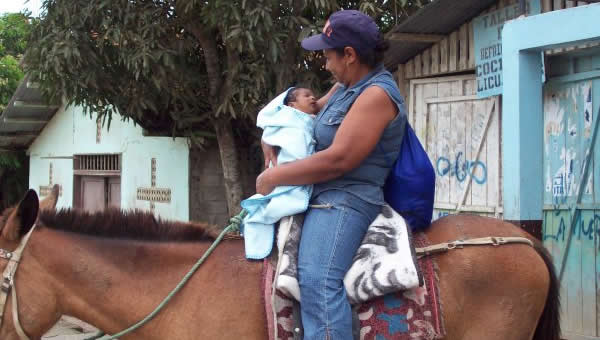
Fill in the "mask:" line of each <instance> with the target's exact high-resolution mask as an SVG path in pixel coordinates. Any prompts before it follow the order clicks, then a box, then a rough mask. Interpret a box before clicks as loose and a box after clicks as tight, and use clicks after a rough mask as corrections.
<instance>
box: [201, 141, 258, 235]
mask: <svg viewBox="0 0 600 340" xmlns="http://www.w3.org/2000/svg"><path fill="white" fill-rule="evenodd" d="M237 144H238V151H239V155H240V166H241V168H242V186H243V189H244V197H250V196H252V195H253V194H254V192H255V188H256V185H255V183H256V176H258V174H259V173H260V171H261V165H262V156H261V154H260V153H259V152H258V150H257V149H256V148H252V147H251V146H248V145H245V143H244V142H243V141H237ZM229 217H230V216H229V213H228V209H227V199H226V197H225V184H224V180H223V168H222V165H221V156H220V154H219V148H218V146H217V144H216V142H214V143H213V144H212V145H210V146H208V147H206V148H205V149H204V150H201V149H197V148H192V149H190V219H191V220H194V221H201V222H207V223H211V224H216V225H219V226H225V225H226V224H227V222H228V220H229Z"/></svg>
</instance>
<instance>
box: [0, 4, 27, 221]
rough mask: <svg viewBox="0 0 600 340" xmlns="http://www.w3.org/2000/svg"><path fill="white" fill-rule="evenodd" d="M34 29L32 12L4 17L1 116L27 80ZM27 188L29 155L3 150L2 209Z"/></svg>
mask: <svg viewBox="0 0 600 340" xmlns="http://www.w3.org/2000/svg"><path fill="white" fill-rule="evenodd" d="M31 26H32V25H31V20H30V19H29V13H6V14H3V15H1V16H0V114H1V113H2V112H3V111H4V109H5V108H6V105H7V104H8V102H9V101H10V99H11V97H12V96H13V94H14V93H15V91H16V89H17V87H18V86H19V83H20V82H21V80H22V79H23V76H24V74H23V70H22V68H21V66H20V61H21V59H22V56H23V53H24V52H25V49H26V45H27V38H28V36H29V33H30V32H31ZM27 186H28V167H27V156H26V155H25V153H24V152H5V151H3V150H0V210H1V209H2V208H5V207H7V206H9V205H11V204H14V203H16V202H17V201H18V200H19V199H20V198H21V195H22V194H23V193H24V192H25V189H27Z"/></svg>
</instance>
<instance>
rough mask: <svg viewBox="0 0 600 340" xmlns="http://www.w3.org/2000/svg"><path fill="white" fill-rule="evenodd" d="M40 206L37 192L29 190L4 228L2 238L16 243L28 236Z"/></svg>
mask: <svg viewBox="0 0 600 340" xmlns="http://www.w3.org/2000/svg"><path fill="white" fill-rule="evenodd" d="M39 204H40V202H39V200H38V196H37V194H36V193H35V191H33V190H28V191H27V193H25V196H24V197H23V199H22V200H21V202H19V205H17V207H16V208H15V210H14V211H13V212H12V214H11V215H10V217H9V218H8V220H7V221H6V224H5V225H4V227H3V228H2V237H4V238H5V239H7V240H9V241H16V240H18V239H19V238H20V237H21V236H23V235H25V234H27V233H28V232H29V230H31V227H32V226H33V224H34V223H35V220H36V219H37V215H38V210H39Z"/></svg>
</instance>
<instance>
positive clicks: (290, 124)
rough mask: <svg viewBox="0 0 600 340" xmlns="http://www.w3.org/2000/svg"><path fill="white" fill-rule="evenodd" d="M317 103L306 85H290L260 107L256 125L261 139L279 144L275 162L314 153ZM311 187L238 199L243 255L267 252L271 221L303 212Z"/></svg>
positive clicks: (251, 256) (272, 228)
mask: <svg viewBox="0 0 600 340" xmlns="http://www.w3.org/2000/svg"><path fill="white" fill-rule="evenodd" d="M318 112H319V104H318V102H317V100H316V99H315V96H314V94H313V92H312V91H311V90H309V89H307V88H293V87H292V88H290V89H288V90H287V91H285V92H283V93H281V94H280V95H279V96H277V97H276V98H275V99H273V100H272V101H271V102H270V103H269V104H267V106H265V108H264V109H262V110H261V111H260V112H259V114H258V117H257V119H256V125H257V126H258V127H260V128H262V129H263V135H262V140H263V141H264V142H265V143H267V144H269V145H272V146H278V147H280V150H279V154H278V155H277V164H284V163H288V162H292V161H295V160H298V159H302V158H306V157H308V156H309V155H311V154H312V153H313V152H314V149H315V142H314V140H313V129H314V118H315V115H316V114H317V113H318ZM311 194H312V186H311V185H306V186H281V187H277V188H275V190H273V192H271V193H270V194H268V195H266V196H264V195H261V194H256V195H254V196H252V197H250V198H248V199H245V200H243V201H242V207H243V208H244V209H246V210H247V211H248V216H247V217H246V218H245V219H244V239H245V248H246V257H247V258H249V259H262V258H264V257H266V256H268V255H269V254H270V253H271V250H272V247H273V240H274V235H275V223H277V222H278V221H279V220H280V219H281V218H282V217H285V216H291V215H294V214H297V213H300V212H304V211H305V210H306V209H307V208H308V201H309V199H310V196H311Z"/></svg>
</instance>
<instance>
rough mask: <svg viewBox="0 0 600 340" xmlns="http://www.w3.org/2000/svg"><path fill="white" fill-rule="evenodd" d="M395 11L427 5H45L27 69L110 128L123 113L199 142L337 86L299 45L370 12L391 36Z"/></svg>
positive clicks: (240, 0) (309, 0)
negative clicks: (331, 23) (271, 103)
mask: <svg viewBox="0 0 600 340" xmlns="http://www.w3.org/2000/svg"><path fill="white" fill-rule="evenodd" d="M394 6H395V8H396V9H398V8H404V9H406V8H410V7H411V6H412V7H415V6H418V4H415V3H414V1H412V2H411V1H409V0H390V1H382V0H378V1H376V0H371V1H366V0H362V1H335V0H286V1H280V0H253V1H248V0H237V1H235V0H214V1H203V0H187V1H175V0H162V1H141V0H98V1H88V0H70V1H66V0H45V1H44V2H43V8H44V10H45V14H43V16H42V20H41V22H40V23H39V24H38V25H36V27H35V29H34V31H33V33H32V39H31V47H30V49H29V50H28V53H27V55H26V65H27V71H28V72H29V73H31V74H32V76H33V77H34V78H35V79H37V80H39V81H40V83H41V85H42V88H43V89H44V91H45V92H46V94H47V95H49V96H50V98H53V99H54V100H55V101H58V100H59V99H60V98H67V99H68V100H69V102H70V103H73V104H78V105H83V106H84V108H86V109H87V112H90V113H91V112H98V113H100V115H102V116H103V117H104V118H105V119H108V123H110V119H111V117H112V113H115V112H117V111H118V112H119V113H120V114H121V115H122V116H123V117H125V118H131V119H133V120H134V121H135V122H136V123H139V124H141V125H142V126H143V127H145V128H146V129H149V130H159V131H163V132H164V131H171V132H173V133H175V134H178V135H186V136H196V135H198V133H197V131H212V125H211V124H210V120H211V119H213V118H215V117H227V118H233V119H242V120H247V118H253V117H254V115H255V113H256V111H257V109H258V108H259V107H260V106H261V105H263V104H264V103H265V102H266V101H267V100H268V99H269V98H270V97H272V96H273V95H274V94H275V93H276V91H280V90H282V89H283V88H285V87H287V86H289V85H290V84H293V83H304V84H306V85H307V86H311V87H314V88H316V89H321V90H324V89H325V88H327V87H329V85H328V82H326V81H325V80H326V79H327V77H328V75H327V74H326V73H325V72H324V70H323V69H322V68H319V67H318V65H319V64H320V63H321V60H320V58H318V55H315V54H313V53H311V54H305V53H304V52H303V51H302V50H301V49H300V44H299V43H298V41H299V40H300V39H302V38H303V37H305V36H307V35H309V34H311V32H312V33H314V32H317V31H318V30H319V29H320V27H322V26H323V24H324V20H325V18H326V16H327V15H328V14H329V13H331V12H333V11H335V10H337V9H339V8H360V9H362V10H364V11H366V12H367V13H369V14H372V15H374V16H376V17H377V20H378V22H380V24H382V27H384V29H389V28H390V27H392V26H393V24H394V22H395V16H396V15H395V14H394V13H396V12H394ZM398 15H405V14H402V13H399V14H398ZM392 17H393V18H392ZM211 43H213V45H212V46H213V47H214V49H212V50H211V46H210V45H211ZM215 57H216V58H215ZM250 121H251V119H250Z"/></svg>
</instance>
